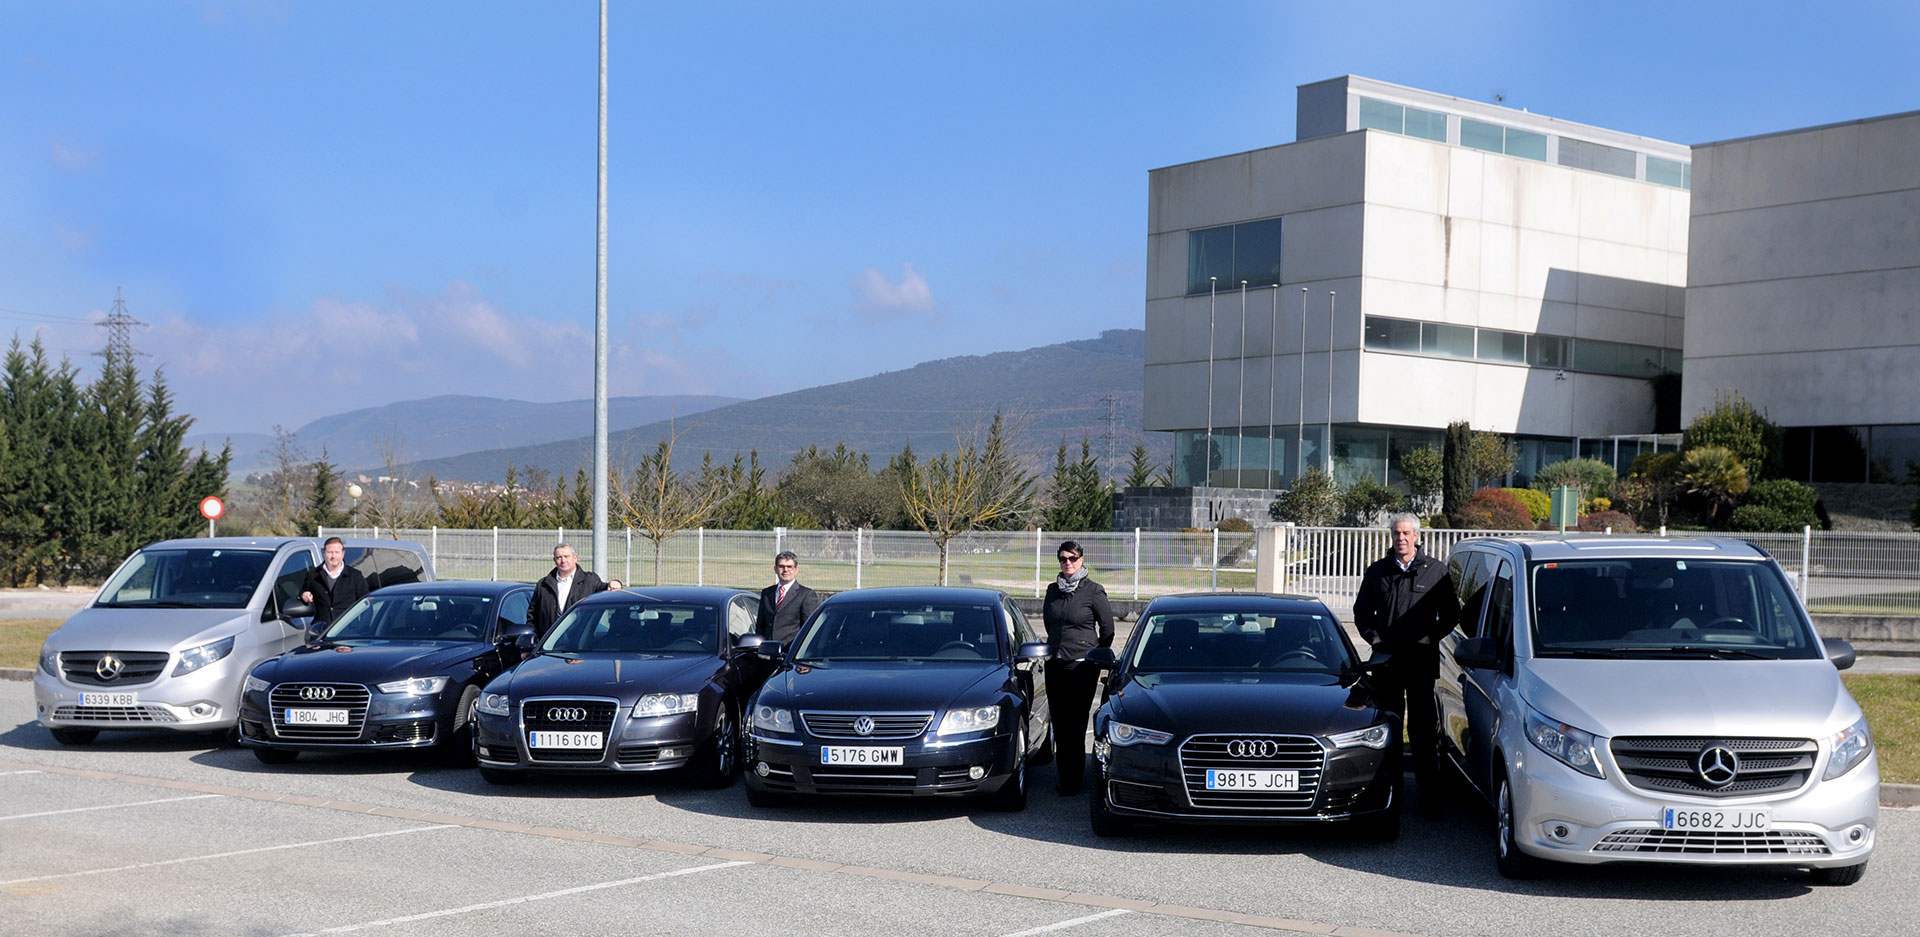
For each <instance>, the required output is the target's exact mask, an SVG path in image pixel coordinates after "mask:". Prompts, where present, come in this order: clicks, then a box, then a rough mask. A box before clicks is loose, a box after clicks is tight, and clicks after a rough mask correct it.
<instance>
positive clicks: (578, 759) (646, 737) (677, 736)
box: [473, 696, 719, 774]
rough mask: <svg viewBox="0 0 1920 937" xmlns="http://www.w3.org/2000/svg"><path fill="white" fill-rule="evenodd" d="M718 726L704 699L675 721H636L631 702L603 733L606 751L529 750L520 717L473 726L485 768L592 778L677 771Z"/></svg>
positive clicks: (486, 719) (488, 718)
mask: <svg viewBox="0 0 1920 937" xmlns="http://www.w3.org/2000/svg"><path fill="white" fill-rule="evenodd" d="M569 701H571V698H569ZM526 702H528V703H531V702H533V701H532V700H529V701H526ZM521 708H522V701H520V700H515V701H514V703H513V704H512V706H511V707H510V711H512V712H513V713H516V714H518V713H519V712H520V710H521ZM718 721H719V720H718V713H717V710H715V708H714V706H713V705H712V704H711V701H709V700H708V699H707V698H705V697H704V696H703V697H702V699H701V706H700V709H699V710H697V711H695V712H690V713H680V714H677V715H672V716H639V717H636V716H634V715H633V705H632V704H631V703H621V704H619V705H618V706H617V707H616V709H615V711H614V713H613V718H612V723H611V724H610V725H608V726H607V727H606V728H604V729H601V730H599V731H601V732H602V733H603V742H604V744H603V745H602V746H601V747H600V748H598V749H591V750H589V749H533V748H530V747H529V745H528V742H529V732H530V730H529V729H528V728H526V726H525V723H524V721H523V719H522V718H521V717H520V716H518V715H512V716H499V715H493V714H490V713H480V714H478V715H477V716H476V717H475V719H474V724H473V727H474V744H475V757H476V758H477V760H478V761H479V762H480V765H481V766H482V767H486V768H493V769H497V770H519V771H541V772H547V771H552V772H571V773H588V774H591V773H605V772H617V773H622V774H640V773H646V772H650V771H671V770H674V769H676V768H682V767H685V766H686V765H687V763H688V762H689V761H692V760H693V757H694V755H695V753H696V752H697V751H698V750H699V748H700V744H701V743H702V742H704V741H705V740H706V739H707V738H708V737H709V736H711V735H712V734H713V731H714V726H715V724H716V723H717V722H718Z"/></svg>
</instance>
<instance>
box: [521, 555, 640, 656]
mask: <svg viewBox="0 0 1920 937" xmlns="http://www.w3.org/2000/svg"><path fill="white" fill-rule="evenodd" d="M618 588H620V580H618V579H615V580H613V581H612V582H602V581H601V579H600V577H599V576H596V575H594V574H593V573H592V572H591V571H589V570H584V569H581V568H580V558H579V556H577V555H576V554H575V553H574V552H573V548H572V547H570V546H568V545H566V544H564V543H563V544H560V545H559V546H556V547H554V548H553V571H552V572H550V573H548V574H547V575H546V577H545V578H543V579H541V580H540V581H539V582H538V583H536V584H535V585H534V587H533V602H532V603H531V604H529V605H528V606H527V624H529V625H532V626H533V639H534V640H535V641H538V640H540V639H541V638H544V637H546V636H547V629H549V628H552V627H553V623H554V622H556V621H558V620H559V619H560V613H561V612H564V611H566V610H567V609H569V608H572V607H573V603H575V602H578V601H580V600H581V599H584V598H586V597H587V596H590V595H592V594H594V593H595V592H605V591H607V590H608V589H618Z"/></svg>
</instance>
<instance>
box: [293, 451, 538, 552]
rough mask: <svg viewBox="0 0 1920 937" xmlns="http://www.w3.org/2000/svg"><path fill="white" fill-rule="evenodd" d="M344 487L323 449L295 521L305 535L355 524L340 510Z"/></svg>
mask: <svg viewBox="0 0 1920 937" xmlns="http://www.w3.org/2000/svg"><path fill="white" fill-rule="evenodd" d="M342 487H343V486H342V485H341V484H340V470H339V468H338V467H336V466H335V465H334V464H333V463H332V462H329V461H327V450H326V449H325V448H324V447H323V448H322V449H321V450H320V458H318V459H315V460H314V462H313V487H312V488H311V489H309V490H308V492H307V504H306V508H305V510H303V511H301V513H300V516H299V518H298V519H297V520H296V522H295V524H296V526H297V527H298V528H299V529H300V531H301V532H302V533H303V534H305V535H307V536H312V535H313V534H314V532H315V531H317V530H319V529H320V528H322V527H345V526H347V525H348V524H349V523H351V522H352V517H351V516H350V515H348V513H347V512H345V511H342V510H340V496H341V494H343V492H342V491H341V488H342ZM503 526H505V525H503Z"/></svg>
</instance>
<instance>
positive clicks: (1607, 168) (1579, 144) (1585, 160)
mask: <svg viewBox="0 0 1920 937" xmlns="http://www.w3.org/2000/svg"><path fill="white" fill-rule="evenodd" d="M1638 162H1639V160H1637V159H1636V158H1635V157H1634V152H1633V151H1632V150H1624V149H1621V148H1620V147H1617V146H1607V145H1605V144H1603V143H1588V142H1587V141H1585V140H1574V139H1571V138H1568V137H1561V138H1560V165H1562V166H1571V167H1573V168H1574V169H1591V170H1593V171H1594V172H1604V173H1606V174H1608V175H1610V176H1622V177H1625V178H1628V179H1632V178H1634V177H1635V176H1636V175H1638V174H1639V170H1638V168H1637V167H1636V164H1637V163H1638Z"/></svg>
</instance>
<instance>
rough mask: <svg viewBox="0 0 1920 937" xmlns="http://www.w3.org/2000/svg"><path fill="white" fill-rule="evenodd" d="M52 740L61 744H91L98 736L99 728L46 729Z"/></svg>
mask: <svg viewBox="0 0 1920 937" xmlns="http://www.w3.org/2000/svg"><path fill="white" fill-rule="evenodd" d="M47 731H48V732H52V733H53V740H54V741H56V742H59V743H60V744H62V745H91V744H93V740H94V739H97V738H99V737H100V730H99V729H48V730H47Z"/></svg>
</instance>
